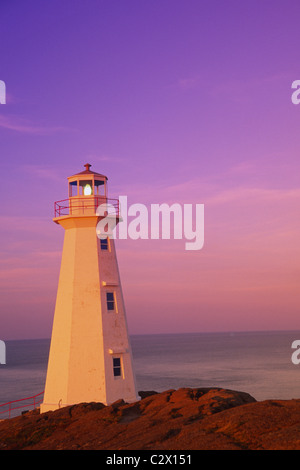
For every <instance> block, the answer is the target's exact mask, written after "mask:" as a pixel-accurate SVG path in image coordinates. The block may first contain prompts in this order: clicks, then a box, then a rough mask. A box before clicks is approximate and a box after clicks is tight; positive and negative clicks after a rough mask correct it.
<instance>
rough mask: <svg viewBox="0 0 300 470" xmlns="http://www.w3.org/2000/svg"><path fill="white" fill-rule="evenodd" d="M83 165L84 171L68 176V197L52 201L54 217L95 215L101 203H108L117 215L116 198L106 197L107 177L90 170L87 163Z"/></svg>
mask: <svg viewBox="0 0 300 470" xmlns="http://www.w3.org/2000/svg"><path fill="white" fill-rule="evenodd" d="M84 166H85V170H84V171H82V172H80V173H77V174H76V175H73V176H69V177H68V196H69V197H68V199H63V200H61V201H56V202H55V203H54V214H55V218H57V217H58V218H59V217H65V216H76V215H80V216H85V215H86V216H89V215H95V214H96V211H97V208H98V207H99V206H100V205H101V204H109V205H110V207H111V208H113V211H114V213H115V214H116V215H119V201H118V199H108V198H107V177H106V176H104V175H101V174H100V173H96V172H95V171H91V169H90V168H91V165H90V164H89V163H86V164H85V165H84Z"/></svg>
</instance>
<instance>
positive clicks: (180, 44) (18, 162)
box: [0, 0, 300, 340]
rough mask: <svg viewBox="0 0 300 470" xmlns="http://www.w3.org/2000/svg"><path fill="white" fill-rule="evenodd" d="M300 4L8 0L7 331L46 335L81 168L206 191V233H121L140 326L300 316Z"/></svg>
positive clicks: (1, 64) (117, 187)
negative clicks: (192, 247)
mask: <svg viewBox="0 0 300 470" xmlns="http://www.w3.org/2000/svg"><path fill="white" fill-rule="evenodd" d="M299 18H300V3H299V1H298V0H292V1H291V0H284V1H283V0H282V1H278V0H277V1H276V0H272V1H271V0H270V1H269V0H264V1H261V0H259V1H257V0H244V1H242V2H241V1H240V0H236V1H234V0H227V1H225V0H207V1H206V0H195V1H193V0H160V1H156V2H155V1H150V0H143V1H140V0H114V1H102V0H76V1H74V0H51V2H50V1H49V2H41V1H40V0H27V1H26V2H24V1H23V0H10V1H9V0H1V3H0V22H1V27H0V80H4V81H5V83H6V87H7V103H6V105H0V151H1V153H0V155H1V178H2V181H1V185H0V195H1V201H2V204H1V209H0V210H1V212H0V217H1V231H0V242H1V252H0V257H1V265H0V276H1V284H0V321H1V324H0V338H1V339H4V340H5V339H15V338H35V337H37V338H38V337H50V335H51V327H52V319H53V311H54V305H55V296H56V288H57V282H58V274H59V266H60V258H61V250H62V243H63V230H62V229H61V228H60V227H58V226H57V225H55V224H54V223H53V222H52V217H53V202H54V201H56V200H60V199H64V198H66V197H67V185H66V182H67V177H68V176H70V175H72V174H74V173H77V172H78V171H82V170H83V164H84V163H87V162H88V163H91V164H92V165H93V166H92V169H94V170H95V171H97V172H100V173H103V174H105V175H107V176H108V179H109V181H108V184H109V194H110V196H111V197H118V196H120V195H127V196H128V201H129V203H144V204H147V205H149V204H151V203H163V202H166V203H172V202H178V203H180V204H184V203H193V204H196V203H199V204H200V203H203V204H204V205H205V246H204V248H203V250H201V251H198V252H192V251H191V252H187V251H185V250H184V242H183V241H182V240H180V241H173V240H170V241H167V240H158V241H152V240H138V241H134V240H124V241H121V240H118V241H117V250H118V260H119V267H120V272H121V278H122V284H123V290H124V296H125V301H126V307H127V317H128V323H129V330H130V332H131V333H158V332H169V333H172V332H181V331H186V332H193V331H239V330H268V329H291V330H297V329H300V316H299V301H300V290H299V278H300V269H299V251H300V250H299V229H300V221H299V202H300V188H299V174H300V158H299V155H300V138H299V135H300V134H299V128H300V105H299V106H295V105H293V104H292V102H291V94H292V89H291V84H292V82H293V81H294V80H297V79H300V70H299V63H300V62H299V52H298V44H299V40H300V30H299Z"/></svg>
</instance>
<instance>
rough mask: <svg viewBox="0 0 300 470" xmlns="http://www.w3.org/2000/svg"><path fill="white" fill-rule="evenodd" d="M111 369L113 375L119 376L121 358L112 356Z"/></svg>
mask: <svg viewBox="0 0 300 470" xmlns="http://www.w3.org/2000/svg"><path fill="white" fill-rule="evenodd" d="M113 371H114V376H115V377H120V376H121V358H120V357H113Z"/></svg>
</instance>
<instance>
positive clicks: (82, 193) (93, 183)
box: [68, 163, 107, 198]
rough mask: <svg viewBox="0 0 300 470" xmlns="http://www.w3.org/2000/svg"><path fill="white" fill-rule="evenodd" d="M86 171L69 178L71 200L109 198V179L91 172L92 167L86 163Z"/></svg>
mask: <svg viewBox="0 0 300 470" xmlns="http://www.w3.org/2000/svg"><path fill="white" fill-rule="evenodd" d="M84 166H85V170H84V171H82V172H81V173H78V174H76V175H73V176H69V178H68V183H69V198H73V197H76V198H78V197H88V196H92V197H99V198H106V197H107V187H106V182H107V177H106V176H104V175H101V174H100V173H96V172H94V171H91V170H90V168H91V165H90V164H89V163H86V164H85V165H84Z"/></svg>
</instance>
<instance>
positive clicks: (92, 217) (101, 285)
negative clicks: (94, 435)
mask: <svg viewBox="0 0 300 470" xmlns="http://www.w3.org/2000/svg"><path fill="white" fill-rule="evenodd" d="M90 167H91V165H89V164H86V165H85V168H86V169H85V170H84V171H82V172H81V173H78V174H76V175H73V176H71V177H69V178H68V190H69V198H68V199H66V200H64V201H58V202H56V203H55V218H54V219H53V220H54V222H56V223H57V224H59V225H61V226H62V227H63V228H64V230H65V235H64V245H63V253H62V260H61V268H60V276H59V284H58V290H57V299H56V307H55V314H54V321H53V329H52V337H51V345H50V353H49V360H48V369H47V377H46V385H45V393H44V401H43V403H42V404H41V412H42V413H43V412H46V411H49V410H55V409H57V408H60V407H63V406H67V405H72V404H76V403H82V402H101V403H104V404H105V405H109V404H111V403H113V402H114V401H116V400H118V399H120V398H123V399H124V401H125V402H127V403H131V402H134V401H137V400H138V399H139V397H138V396H137V392H136V386H135V377H134V371H133V366H132V355H131V347H130V342H129V337H128V330H127V321H126V313H125V307H124V301H123V295H122V288H121V283H120V276H119V270H118V264H117V258H116V252H115V245H114V240H113V239H111V238H104V239H100V238H99V237H98V236H97V233H96V227H97V225H98V222H99V221H101V220H103V217H104V216H105V215H107V213H104V215H103V216H101V215H100V216H99V215H97V213H96V211H97V208H98V206H99V205H101V204H108V203H109V204H110V207H113V208H114V211H115V213H114V216H115V217H116V221H117V222H118V221H119V202H118V200H116V199H115V200H111V199H110V200H109V199H108V198H107V177H106V176H104V175H101V174H99V173H95V172H94V171H91V170H90Z"/></svg>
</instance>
